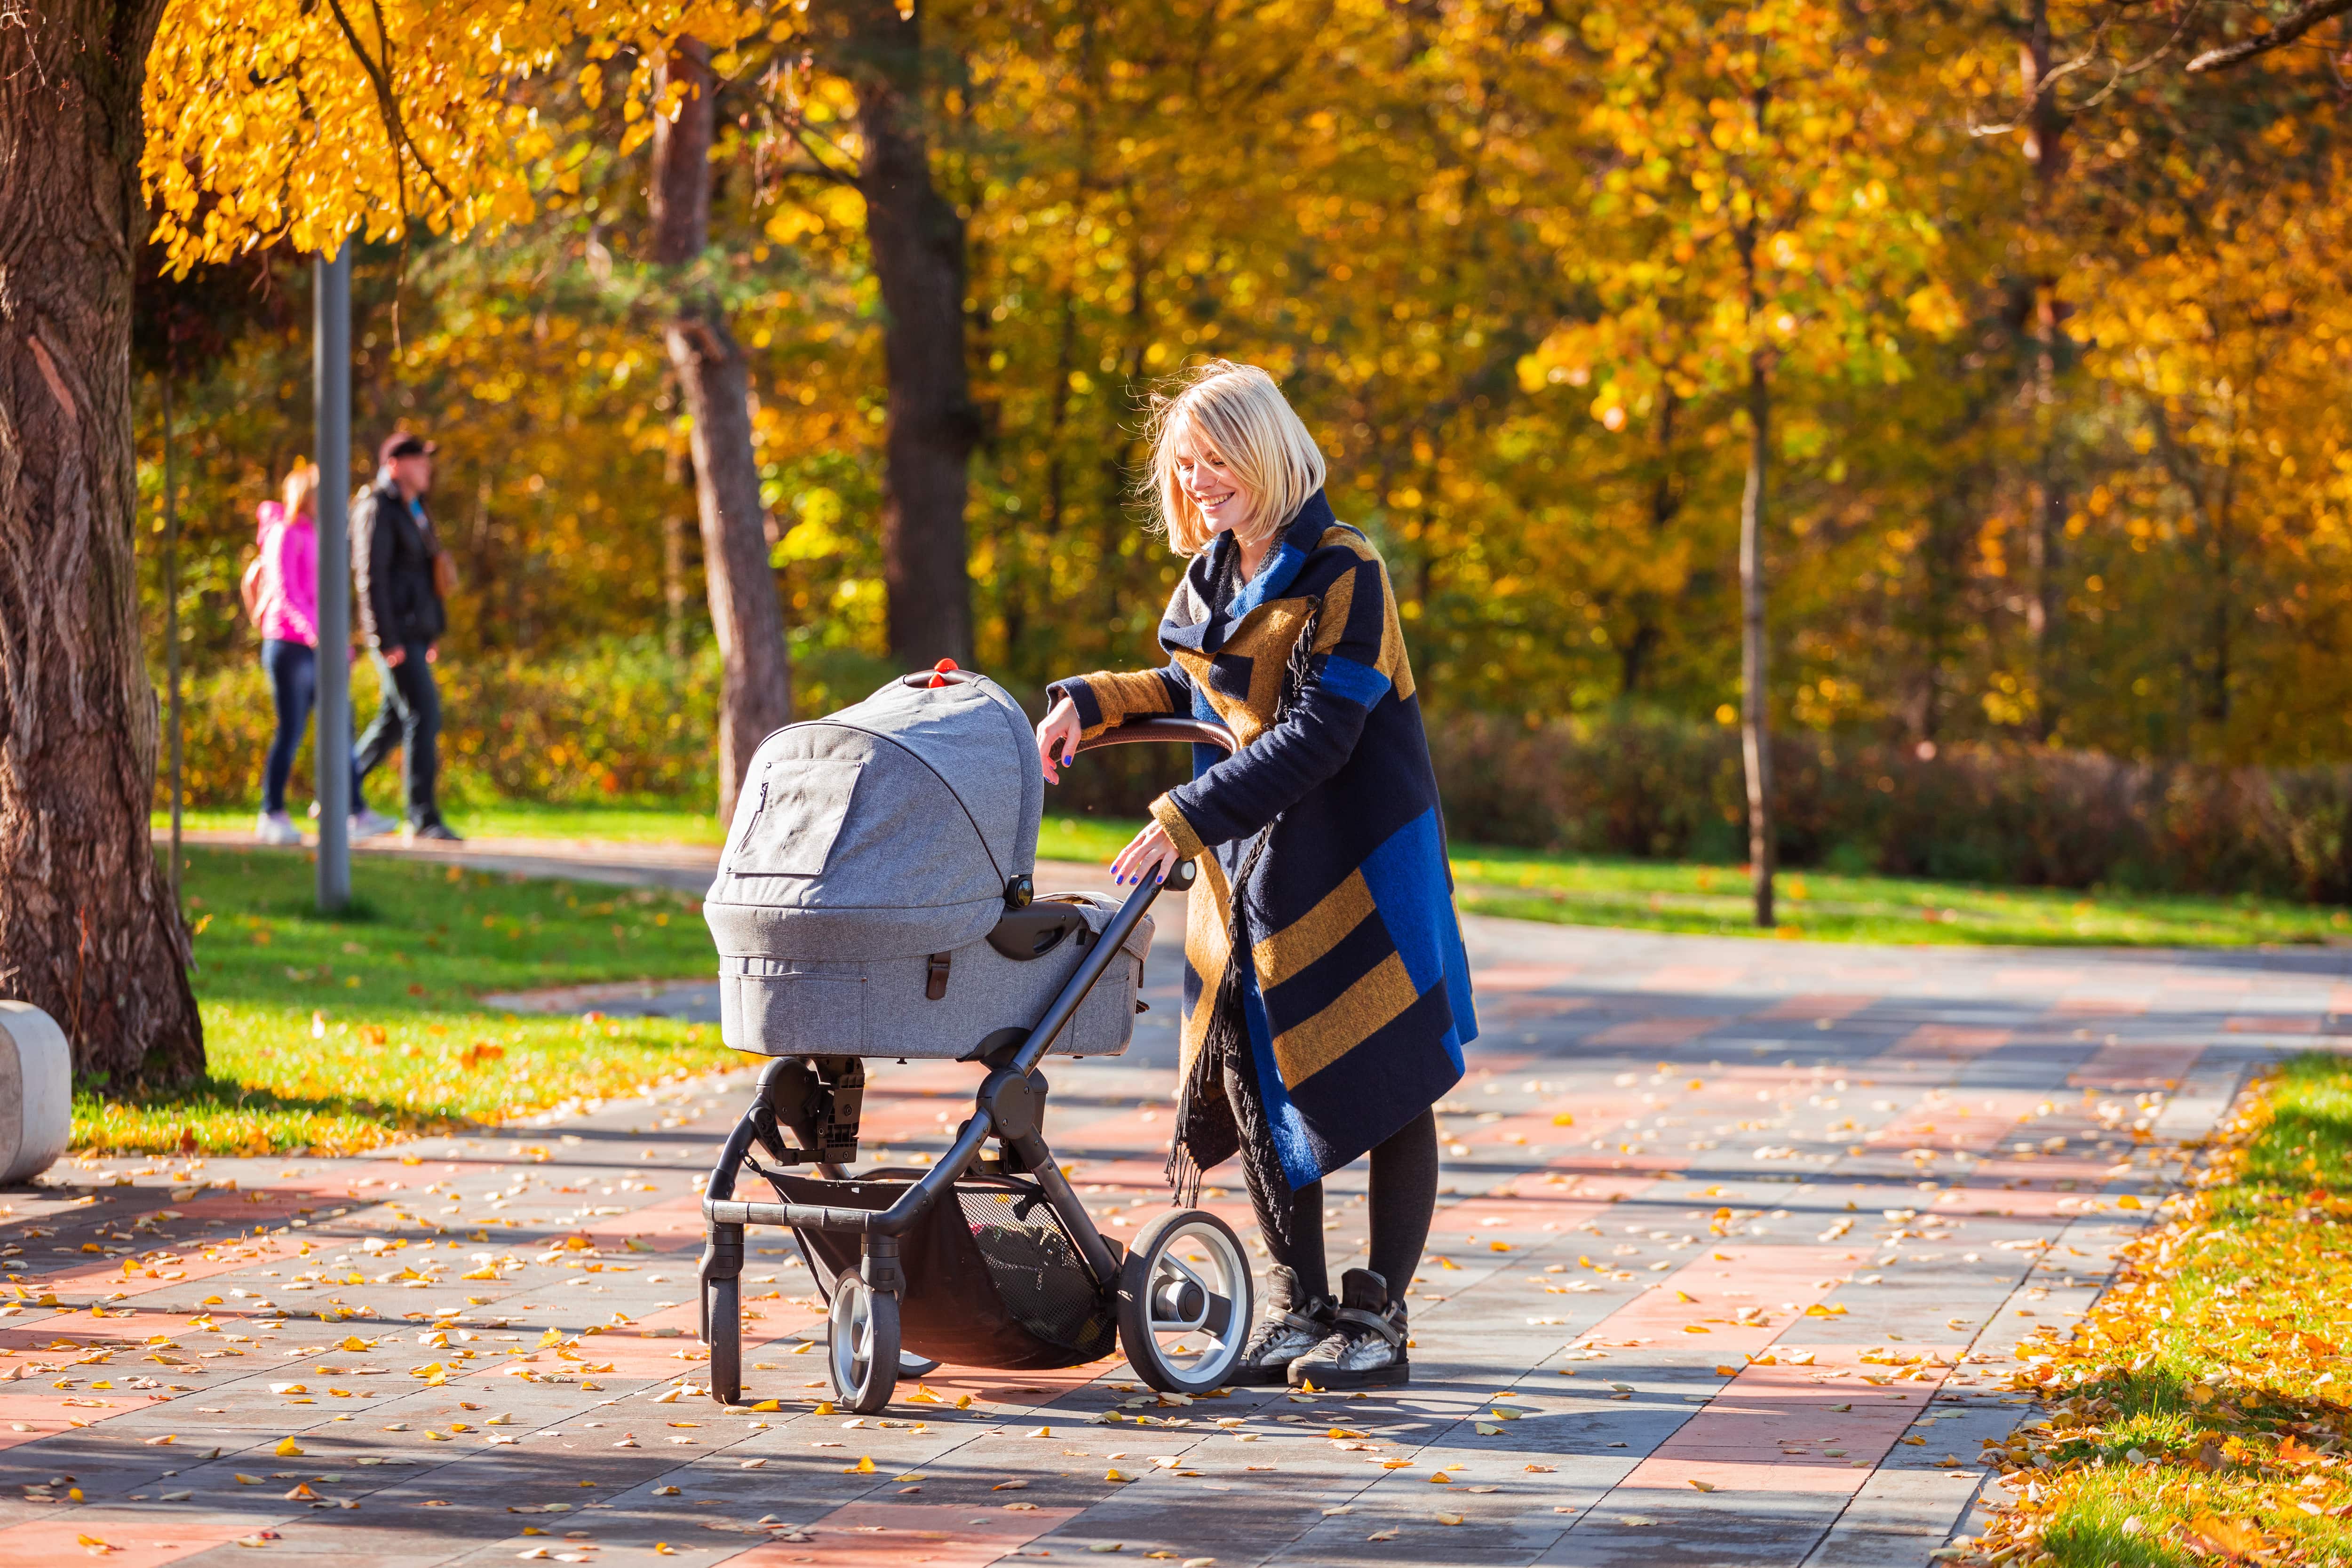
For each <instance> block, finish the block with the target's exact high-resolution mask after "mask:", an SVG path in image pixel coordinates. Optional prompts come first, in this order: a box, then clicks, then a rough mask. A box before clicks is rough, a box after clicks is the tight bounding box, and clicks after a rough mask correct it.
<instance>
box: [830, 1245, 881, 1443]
mask: <svg viewBox="0 0 2352 1568" xmlns="http://www.w3.org/2000/svg"><path fill="white" fill-rule="evenodd" d="M825 1370H826V1372H827V1373H830V1374H831V1376H832V1378H833V1398H834V1403H835V1404H836V1405H842V1406H844V1407H845V1408H847V1409H850V1410H855V1411H856V1412H857V1414H859V1415H873V1414H874V1413H875V1412H877V1411H878V1410H880V1409H881V1408H882V1407H883V1406H884V1405H887V1404H889V1403H890V1394H891V1391H892V1390H894V1389H896V1388H897V1387H898V1297H896V1296H892V1295H887V1294H885V1293H884V1292H882V1291H879V1290H877V1289H874V1288H873V1287H872V1286H870V1285H868V1284H866V1281H865V1280H864V1279H861V1278H860V1277H858V1276H857V1275H856V1274H844V1275H843V1276H842V1277H841V1278H840V1279H837V1280H835V1282H834V1287H833V1306H832V1310H831V1311H830V1312H829V1313H828V1314H827V1315H826V1321H825Z"/></svg>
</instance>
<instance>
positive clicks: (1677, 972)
mask: <svg viewBox="0 0 2352 1568" xmlns="http://www.w3.org/2000/svg"><path fill="white" fill-rule="evenodd" d="M1746 973H1747V971H1746V970H1745V969H1743V968H1738V967H1735V966H1733V965H1730V964H1716V963H1669V964H1666V965H1664V966H1663V967H1661V968H1658V969H1654V970H1652V971H1651V972H1650V973H1647V974H1645V975H1643V976H1642V984H1641V988H1642V989H1643V990H1644V991H1720V990H1722V989H1723V988H1724V987H1725V986H1727V985H1736V984H1738V983H1739V981H1740V979H1741V977H1742V976H1744V975H1745V974H1746Z"/></svg>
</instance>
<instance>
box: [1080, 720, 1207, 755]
mask: <svg viewBox="0 0 2352 1568" xmlns="http://www.w3.org/2000/svg"><path fill="white" fill-rule="evenodd" d="M1146 741H1182V742H1190V743H1191V744H1192V745H1196V746H1214V747H1216V748H1217V749H1218V750H1219V751H1221V752H1225V753H1227V754H1228V755H1230V754H1231V753H1232V752H1233V751H1234V732H1233V731H1231V730H1228V729H1226V728H1225V727H1224V726H1223V724H1213V723H1211V722H1210V721H1207V720H1206V719H1132V720H1129V721H1128V722H1126V723H1124V724H1118V725H1114V726H1113V727H1112V728H1110V729H1108V730H1105V731H1103V732H1102V733H1101V734H1099V735H1097V736H1095V737H1094V738H1093V739H1092V740H1088V741H1080V742H1078V750H1079V751H1081V752H1091V751H1095V750H1097V749H1098V748H1100V747H1103V746H1134V745H1140V744H1142V743H1143V742H1146Z"/></svg>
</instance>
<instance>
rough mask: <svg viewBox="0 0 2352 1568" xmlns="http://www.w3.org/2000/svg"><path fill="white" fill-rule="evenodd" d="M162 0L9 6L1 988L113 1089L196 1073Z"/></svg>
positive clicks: (4, 158)
mask: <svg viewBox="0 0 2352 1568" xmlns="http://www.w3.org/2000/svg"><path fill="white" fill-rule="evenodd" d="M162 12H163V0H123V3H121V4H109V3H107V0H37V4H36V6H35V9H34V10H33V12H32V14H30V15H29V16H17V17H15V18H13V19H12V21H11V23H9V24H6V25H0V996H9V997H16V998H20V999H22V1000H24V1001H27V1002H30V1003H32V1004H34V1005H36V1006H38V1007H40V1008H42V1009H43V1010H45V1011H47V1013H49V1014H50V1015H51V1016H54V1017H55V1018H56V1019H57V1020H58V1023H59V1024H60V1025H62V1026H64V1028H65V1031H66V1035H67V1037H68V1038H69V1039H71V1040H72V1042H73V1047H74V1066H75V1068H76V1069H77V1070H78V1071H81V1072H102V1073H105V1074H107V1075H108V1076H109V1078H110V1079H111V1080H112V1081H113V1083H114V1084H116V1085H117V1086H118V1087H119V1086H121V1085H124V1084H127V1083H129V1082H131V1081H133V1080H143V1081H147V1082H163V1081H170V1080H173V1079H184V1078H186V1077H189V1076H191V1075H193V1074H195V1073H197V1072H200V1071H202V1070H203V1068H204V1063H205V1043H204V1028H203V1026H202V1025H201V1024H200V1023H199V1022H198V1021H197V1017H196V1004H195V998H194V996H193V995H191V994H190V993H189V990H188V981H187V972H186V964H187V961H188V938H187V931H186V928H185V927H184V925H183V924H182V923H181V920H180V912H179V910H178V908H177V907H176V906H175V905H174V903H173V900H172V897H171V894H170V891H169V889H167V888H166V887H165V885H164V880H163V871H162V868H160V867H158V866H157V865H156V863H155V854H154V850H153V847H152V845H151V844H150V842H149V837H148V828H147V813H148V808H149V805H150V804H151V802H152V799H153V796H154V788H155V693H154V689H153V688H152V687H151V686H149V685H148V683H147V670H146V664H145V661H144V660H143V659H142V657H141V654H140V647H139V605H138V574H137V570H136V563H135V561H134V559H133V550H132V543H131V539H132V521H133V515H134V512H135V510H136V506H137V496H138V490H137V484H136V480H135V478H134V474H135V464H134V447H133V445H132V441H133V437H132V427H131V257H132V254H133V251H134V247H136V245H137V242H138V239H139V237H140V232H141V229H142V226H143V224H144V223H145V220H146V209H145V206H144V205H143V204H142V202H141V200H140V195H139V178H138V166H139V151H140V140H141V126H140V103H139V90H140V82H141V79H142V73H143V70H144V68H145V63H146V58H147V47H148V44H149V42H150V40H151V39H152V37H153V36H154V30H155V23H156V19H157V18H158V16H161V14H162Z"/></svg>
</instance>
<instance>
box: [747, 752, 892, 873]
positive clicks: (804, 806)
mask: <svg viewBox="0 0 2352 1568" xmlns="http://www.w3.org/2000/svg"><path fill="white" fill-rule="evenodd" d="M865 768H866V759H865V758H863V757H808V758H793V759H789V760H780V761H778V762H775V763H770V764H769V767H768V771H767V774H766V776H765V777H763V778H761V780H760V805H759V808H758V809H757V810H755V811H754V812H753V813H752V814H751V818H750V819H749V820H748V821H746V822H745V823H744V825H743V832H742V835H741V837H739V838H738V839H737V840H736V841H735V842H734V843H733V844H732V845H730V847H728V852H727V863H726V868H727V869H728V870H729V871H730V872H732V873H733V874H734V875H736V876H739V877H745V876H751V877H756V876H780V877H821V876H823V875H824V862H825V858H826V857H827V856H829V855H831V854H832V853H833V841H834V839H835V838H836V837H839V835H840V833H841V825H842V823H843V822H844V821H845V820H846V819H847V817H848V816H849V801H850V797H851V796H852V795H856V793H857V775H858V774H859V773H862V772H864V771H865Z"/></svg>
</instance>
